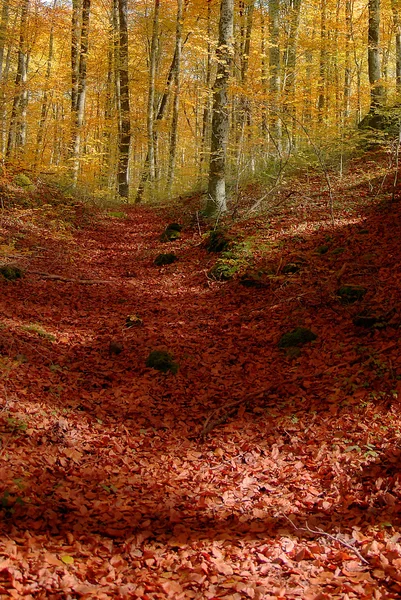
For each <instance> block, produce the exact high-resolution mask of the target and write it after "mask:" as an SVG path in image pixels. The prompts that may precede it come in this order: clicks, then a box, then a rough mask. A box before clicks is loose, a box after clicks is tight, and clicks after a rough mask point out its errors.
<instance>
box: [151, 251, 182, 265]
mask: <svg viewBox="0 0 401 600" xmlns="http://www.w3.org/2000/svg"><path fill="white" fill-rule="evenodd" d="M176 260H178V258H177V256H176V255H175V254H174V253H173V252H167V253H166V254H163V253H162V254H159V255H158V256H156V258H155V260H154V263H155V265H156V266H158V267H163V266H164V265H171V264H172V263H173V262H175V261H176Z"/></svg>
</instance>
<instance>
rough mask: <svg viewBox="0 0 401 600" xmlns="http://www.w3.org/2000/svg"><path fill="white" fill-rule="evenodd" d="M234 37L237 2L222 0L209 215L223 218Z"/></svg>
mask: <svg viewBox="0 0 401 600" xmlns="http://www.w3.org/2000/svg"><path fill="white" fill-rule="evenodd" d="M233 34H234V0H221V3H220V20H219V42H218V47H217V50H216V57H217V74H216V81H215V83H214V86H213V109H212V140H211V148H210V167H209V185H208V196H207V202H206V208H205V213H206V215H208V216H213V215H220V214H221V213H224V212H225V211H226V210H227V200H226V162H227V142H228V132H229V106H228V81H229V77H230V71H231V63H232V55H233Z"/></svg>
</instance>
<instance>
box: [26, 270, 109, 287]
mask: <svg viewBox="0 0 401 600" xmlns="http://www.w3.org/2000/svg"><path fill="white" fill-rule="evenodd" d="M31 273H33V274H34V275H39V276H40V277H42V279H51V280H52V281H63V282H64V283H82V284H86V285H95V284H102V285H103V284H104V283H112V281H110V279H74V278H72V277H62V276H61V275H53V274H52V273H42V272H40V271H31Z"/></svg>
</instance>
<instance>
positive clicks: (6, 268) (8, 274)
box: [0, 265, 24, 281]
mask: <svg viewBox="0 0 401 600" xmlns="http://www.w3.org/2000/svg"><path fill="white" fill-rule="evenodd" d="M0 274H1V275H2V276H3V277H4V279H8V280H9V281H15V280H16V279H21V278H22V277H23V276H24V271H23V270H22V269H20V268H19V267H13V266H11V265H3V266H2V267H0Z"/></svg>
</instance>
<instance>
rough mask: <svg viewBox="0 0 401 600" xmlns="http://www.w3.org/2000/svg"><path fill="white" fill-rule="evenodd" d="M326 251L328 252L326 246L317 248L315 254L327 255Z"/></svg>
mask: <svg viewBox="0 0 401 600" xmlns="http://www.w3.org/2000/svg"><path fill="white" fill-rule="evenodd" d="M328 251H329V247H328V246H326V245H323V246H318V247H317V248H316V252H317V253H318V254H327V252H328Z"/></svg>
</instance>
